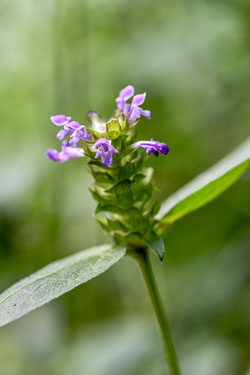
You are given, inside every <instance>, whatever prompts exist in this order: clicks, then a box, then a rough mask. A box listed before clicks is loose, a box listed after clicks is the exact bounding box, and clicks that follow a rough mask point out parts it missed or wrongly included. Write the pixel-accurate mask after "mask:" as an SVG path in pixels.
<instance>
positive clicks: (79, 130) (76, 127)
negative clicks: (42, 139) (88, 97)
mask: <svg viewBox="0 0 250 375" xmlns="http://www.w3.org/2000/svg"><path fill="white" fill-rule="evenodd" d="M64 131H65V132H67V134H69V133H72V134H71V136H70V138H71V139H70V141H69V144H70V146H72V147H76V146H77V145H78V142H79V141H80V139H83V140H84V141H91V140H92V136H91V134H89V133H88V132H87V130H86V127H85V126H84V125H80V124H79V123H78V122H76V121H72V122H70V123H69V124H68V125H65V126H64ZM59 133H60V132H59ZM59 133H58V134H57V138H59V136H60V134H59ZM59 139H61V138H59Z"/></svg>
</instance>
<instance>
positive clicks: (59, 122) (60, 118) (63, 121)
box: [50, 115, 71, 126]
mask: <svg viewBox="0 0 250 375" xmlns="http://www.w3.org/2000/svg"><path fill="white" fill-rule="evenodd" d="M50 120H51V121H52V122H53V124H55V125H56V126H63V125H67V124H68V123H69V122H70V121H71V117H69V116H64V115H56V116H51V117H50Z"/></svg>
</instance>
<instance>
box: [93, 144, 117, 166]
mask: <svg viewBox="0 0 250 375" xmlns="http://www.w3.org/2000/svg"><path fill="white" fill-rule="evenodd" d="M94 147H96V148H97V152H96V155H95V159H97V158H99V157H101V159H102V164H103V165H105V166H106V167H109V166H110V165H112V164H113V154H117V153H118V151H117V150H116V149H115V148H114V146H112V144H111V141H109V140H107V139H105V138H99V139H98V141H97V142H96V143H95V144H94Z"/></svg>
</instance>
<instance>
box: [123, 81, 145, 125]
mask: <svg viewBox="0 0 250 375" xmlns="http://www.w3.org/2000/svg"><path fill="white" fill-rule="evenodd" d="M134 93H135V90H134V87H133V86H131V85H129V86H126V87H125V88H124V89H123V90H122V91H121V92H120V94H119V96H118V98H117V99H116V103H117V107H118V109H119V110H120V111H121V112H122V113H123V114H124V116H125V117H127V118H128V121H129V123H130V124H133V123H134V122H135V121H136V120H137V119H139V118H140V117H141V116H144V117H146V118H147V119H150V117H151V112H150V111H148V110H144V109H142V108H141V107H140V105H142V104H143V103H144V101H145V98H146V93H143V94H139V95H135V96H134ZM132 96H133V99H132V102H131V104H130V103H127V100H128V99H130V98H132Z"/></svg>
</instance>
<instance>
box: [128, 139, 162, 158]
mask: <svg viewBox="0 0 250 375" xmlns="http://www.w3.org/2000/svg"><path fill="white" fill-rule="evenodd" d="M131 147H133V148H136V147H140V148H144V150H146V152H147V154H148V155H150V154H152V153H153V154H154V155H155V156H158V155H159V152H160V153H161V154H162V155H167V153H168V151H169V147H168V146H167V145H166V144H165V143H160V142H158V141H155V140H154V139H153V138H152V139H151V141H139V142H136V143H134V144H133V145H132V146H131Z"/></svg>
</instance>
